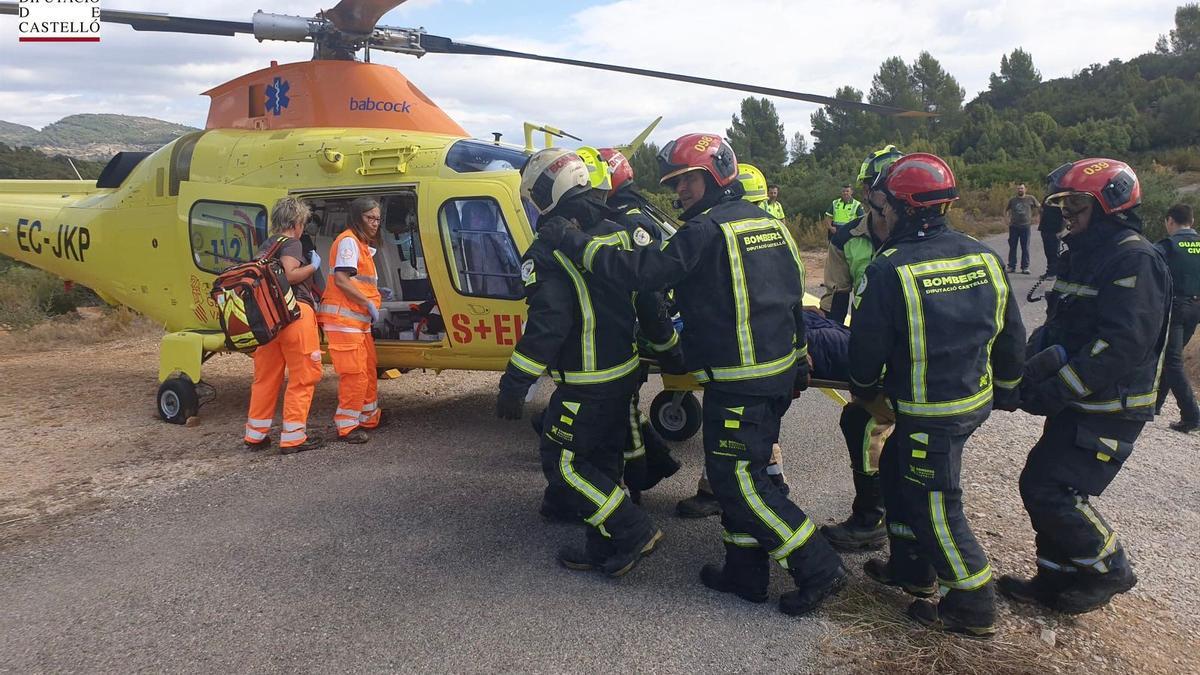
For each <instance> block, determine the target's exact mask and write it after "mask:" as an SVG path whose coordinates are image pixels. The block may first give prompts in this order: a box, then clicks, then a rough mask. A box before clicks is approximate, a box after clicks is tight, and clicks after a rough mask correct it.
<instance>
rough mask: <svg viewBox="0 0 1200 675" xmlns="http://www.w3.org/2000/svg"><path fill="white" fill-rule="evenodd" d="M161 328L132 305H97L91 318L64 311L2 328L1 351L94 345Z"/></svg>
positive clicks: (30, 350)
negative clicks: (21, 325) (8, 329)
mask: <svg viewBox="0 0 1200 675" xmlns="http://www.w3.org/2000/svg"><path fill="white" fill-rule="evenodd" d="M161 330H162V328H161V327H160V326H158V325H157V324H155V323H154V322H153V321H151V320H150V319H147V318H146V317H144V316H142V315H141V314H138V313H137V312H135V311H133V310H131V309H127V308H125V307H117V308H103V309H96V311H95V313H94V315H93V316H91V317H90V318H85V317H83V316H80V315H79V314H78V313H72V314H63V315H61V316H56V317H52V318H49V319H46V320H44V321H41V322H40V323H35V324H33V325H32V326H29V327H28V328H22V329H18V330H13V331H11V332H8V333H4V332H3V331H0V351H14V350H20V351H22V352H38V351H46V350H50V349H60V348H62V347H64V346H82V345H94V344H98V343H101V342H108V341H110V340H114V339H117V338H123V337H133V336H139V335H147V334H154V333H158V332H161Z"/></svg>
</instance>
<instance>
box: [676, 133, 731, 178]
mask: <svg viewBox="0 0 1200 675" xmlns="http://www.w3.org/2000/svg"><path fill="white" fill-rule="evenodd" d="M701 170H703V171H707V172H708V175H710V176H712V177H713V180H714V181H716V183H717V185H718V186H719V187H725V186H726V185H729V184H730V183H732V182H733V181H735V180H737V177H738V163H737V157H736V156H735V155H734V154H733V148H731V147H729V144H728V143H726V142H725V139H723V138H721V137H720V136H719V135H718V134H685V135H683V136H680V137H679V138H676V139H675V140H673V141H671V142H670V143H667V144H666V145H664V146H663V148H662V150H659V151H658V173H659V175H660V176H661V178H660V179H659V182H660V183H662V184H664V185H670V184H671V183H672V182H674V179H675V178H678V177H679V176H681V175H683V174H685V173H687V172H688V171H701Z"/></svg>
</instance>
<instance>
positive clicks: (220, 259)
mask: <svg viewBox="0 0 1200 675" xmlns="http://www.w3.org/2000/svg"><path fill="white" fill-rule="evenodd" d="M188 236H189V238H190V239H191V244H192V259H193V260H194V261H195V262H196V266H197V267H199V268H200V269H202V270H204V271H206V272H212V273H213V274H219V273H221V272H222V271H224V270H225V269H226V268H228V267H231V266H233V265H237V264H239V263H244V262H248V261H250V260H252V259H253V258H254V254H255V253H256V252H257V251H258V247H259V246H260V245H261V244H262V242H263V241H264V240H265V239H266V238H267V209H266V208H265V207H263V206H260V205H258V204H236V203H230V202H213V201H198V202H196V203H195V204H193V205H192V210H191V212H190V213H189V215H188Z"/></svg>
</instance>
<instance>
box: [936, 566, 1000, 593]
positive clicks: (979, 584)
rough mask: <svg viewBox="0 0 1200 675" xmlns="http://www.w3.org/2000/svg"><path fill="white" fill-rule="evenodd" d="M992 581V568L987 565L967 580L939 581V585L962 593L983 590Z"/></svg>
mask: <svg viewBox="0 0 1200 675" xmlns="http://www.w3.org/2000/svg"><path fill="white" fill-rule="evenodd" d="M991 580H992V566H991V564H987V565H984V566H983V569H981V570H979V571H978V572H976V573H975V574H972V575H971V576H969V577H967V578H965V579H941V578H939V579H938V584H939V585H941V586H945V587H947V588H955V589H958V590H960V591H973V590H975V589H977V588H983V586H984V585H985V584H987V582H989V581H991Z"/></svg>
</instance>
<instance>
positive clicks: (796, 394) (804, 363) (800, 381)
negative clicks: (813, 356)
mask: <svg viewBox="0 0 1200 675" xmlns="http://www.w3.org/2000/svg"><path fill="white" fill-rule="evenodd" d="M811 372H812V364H810V363H809V362H808V359H806V358H805V359H800V363H799V368H797V369H796V380H795V382H793V383H792V398H800V393H801V392H803V391H804V390H805V389H808V382H809V380H810V379H811V377H810V373H811Z"/></svg>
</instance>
